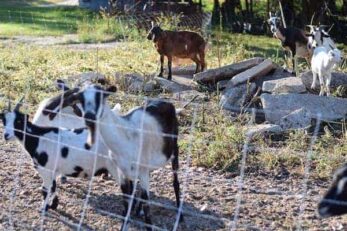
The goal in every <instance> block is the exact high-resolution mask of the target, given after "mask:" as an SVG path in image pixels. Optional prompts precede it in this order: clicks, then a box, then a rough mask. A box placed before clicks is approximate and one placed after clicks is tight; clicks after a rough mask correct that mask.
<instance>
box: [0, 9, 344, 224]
mask: <svg viewBox="0 0 347 231" xmlns="http://www.w3.org/2000/svg"><path fill="white" fill-rule="evenodd" d="M0 17H1V18H0V20H1V23H7V22H11V23H15V24H21V25H22V24H25V23H26V22H29V23H31V24H33V25H37V26H40V27H42V28H44V31H46V32H47V31H49V30H50V28H53V29H59V30H62V31H64V33H65V32H66V33H74V32H76V28H77V27H76V25H77V23H69V22H68V21H69V18H68V17H67V16H66V17H65V19H64V20H63V23H61V21H60V20H58V21H57V20H54V19H50V18H48V17H47V18H46V17H41V16H36V15H34V14H33V13H29V12H25V13H24V12H21V11H19V12H14V11H10V12H7V16H6V13H5V14H3V13H1V14H0ZM196 17H200V16H196ZM132 18H133V16H131V19H128V17H125V16H123V17H122V18H117V20H118V19H119V22H120V24H119V25H120V30H121V31H122V32H121V34H122V37H123V39H124V41H127V39H128V38H129V37H128V36H127V26H129V25H130V24H127V23H123V22H124V21H127V22H133V19H132ZM75 20H76V21H77V20H78V19H76V18H74V19H73V20H72V21H75ZM150 20H151V17H148V16H136V21H138V22H140V23H143V24H144V25H146V26H147V23H148V22H150ZM189 20H190V21H192V22H193V23H194V22H199V21H200V20H201V19H200V18H195V16H194V17H193V16H192V17H190V18H189V19H188V20H187V22H186V24H184V23H183V24H182V25H183V26H184V27H191V25H190V22H189ZM209 20H210V19H208V17H207V19H204V18H203V19H202V21H204V22H205V24H206V25H208V24H209ZM64 21H65V22H64ZM206 22H207V23H206ZM89 23H90V24H92V23H91V22H89ZM106 23H107V21H106ZM93 25H94V26H95V28H94V29H95V30H96V27H97V25H98V24H97V23H96V24H93ZM5 44H6V43H5ZM8 44H10V45H11V46H13V47H14V48H15V47H16V46H17V44H16V42H14V41H11V42H9V43H7V44H6V45H8ZM99 45H100V44H99ZM26 46H27V47H28V49H29V50H31V49H33V50H34V49H35V44H32V43H30V42H29V43H26ZM43 46H45V47H47V49H51V48H50V47H49V45H47V44H44V45H43ZM100 46H101V45H100ZM96 48H98V46H96ZM125 48H126V45H125ZM67 52H68V51H67ZM83 52H84V54H85V56H86V58H90V57H92V58H93V59H94V58H95V57H96V58H95V60H96V61H95V66H94V67H92V69H93V71H98V70H99V63H100V62H102V61H101V60H98V58H97V57H98V49H92V50H85V51H82V53H83ZM23 55H24V56H25V55H27V56H28V57H26V58H27V59H30V58H31V57H30V56H29V54H23ZM129 58H130V57H129ZM38 68H39V67H38ZM62 68H63V67H62ZM12 71H14V70H12ZM115 71H117V70H115ZM1 75H2V74H1ZM66 75H69V73H66ZM2 76H4V75H2ZM26 77H27V80H26V83H25V84H24V85H25V86H24V89H26V91H25V92H28V93H30V90H31V86H32V84H31V83H30V82H31V81H36V78H37V76H33V77H30V76H26ZM12 84H13V85H15V84H16V83H12ZM3 89H4V90H7V92H2V97H1V102H2V103H3V108H4V109H6V106H5V105H6V104H7V101H8V99H7V97H5V95H6V94H7V93H11V91H12V88H11V85H9V86H7V89H5V88H3ZM45 90H46V91H49V92H50V91H53V90H52V88H48V90H47V89H45ZM19 94H20V93H18V92H12V95H16V96H18V95H19ZM31 97H33V96H31ZM34 97H35V96H34ZM49 97H52V95H49ZM148 100H158V98H157V97H156V96H154V97H148V96H143V95H133V94H129V93H116V94H115V95H114V96H112V101H113V102H118V103H120V104H121V105H122V106H123V105H124V108H126V109H123V110H122V112H118V113H119V114H118V115H117V114H116V113H115V114H116V115H115V116H116V118H118V117H120V118H126V116H124V114H125V112H126V111H128V110H127V109H128V108H133V107H132V105H137V106H139V105H141V103H140V102H142V101H148ZM160 100H162V99H160ZM162 101H165V102H170V103H173V104H174V105H175V106H176V108H179V107H182V105H185V104H186V103H190V102H189V101H187V100H184V99H180V100H173V99H172V98H171V99H170V98H169V99H166V100H162ZM31 102H32V101H31ZM129 103H130V105H131V106H129V105H127V104H129ZM14 104H15V101H13V102H12V105H14ZM213 104H214V103H204V102H199V103H196V102H193V103H190V104H189V107H188V108H187V109H186V110H187V114H188V116H187V117H186V118H185V120H186V121H184V122H181V121H180V122H181V124H182V125H181V126H180V132H179V135H178V136H177V137H176V138H178V140H179V141H184V142H183V143H182V142H181V143H180V150H181V151H180V154H179V159H180V168H179V171H178V175H179V180H180V182H181V187H180V188H181V202H182V204H181V206H180V207H179V208H177V207H176V204H175V197H174V190H173V187H172V179H171V178H172V169H171V166H170V162H168V165H164V166H161V167H160V168H158V166H148V163H145V164H143V163H141V161H139V160H141V157H142V154H143V147H144V145H147V144H145V143H144V140H146V138H148V137H150V136H154V135H155V136H158V137H167V134H163V133H161V132H160V133H158V132H156V131H153V130H147V129H144V127H143V125H144V124H143V122H144V121H145V118H144V117H141V116H140V117H139V118H138V119H137V120H136V123H137V125H138V126H137V127H135V128H134V127H133V125H132V124H129V126H124V124H118V123H117V122H115V126H114V127H115V129H119V130H124V131H126V133H129V134H133V133H135V134H136V135H134V137H138V138H137V139H134V140H137V142H135V141H132V143H131V142H130V143H131V145H130V146H139V148H138V154H136V155H135V156H136V157H137V158H139V159H137V160H138V161H136V162H135V163H131V164H134V166H135V167H136V169H139V168H148V167H153V168H155V170H153V171H152V172H151V177H150V187H149V188H150V196H149V199H148V200H146V199H143V198H141V196H140V195H139V194H138V192H137V191H136V190H134V191H133V192H132V193H131V195H130V196H129V195H126V194H123V193H122V192H121V190H120V184H119V183H117V181H116V179H110V178H109V176H104V178H103V177H100V176H94V174H91V175H90V176H89V177H87V178H86V179H84V177H80V178H68V179H67V182H65V183H64V182H60V181H59V179H58V175H57V172H59V171H58V170H59V169H61V168H63V167H64V166H65V165H68V164H70V163H64V158H63V157H62V155H61V153H60V151H59V150H61V147H63V146H67V147H69V148H71V149H74V150H77V151H78V150H79V151H81V152H86V155H92V157H93V158H92V159H93V161H92V162H91V163H90V165H89V166H90V168H91V169H89V170H88V171H89V172H92V173H95V172H96V163H97V161H96V160H98V159H99V158H101V159H106V161H109V162H113V161H115V162H117V161H119V160H118V159H114V158H117V157H118V156H112V155H108V154H107V155H105V154H104V153H98V152H97V151H94V152H93V151H86V150H85V148H83V146H82V147H73V145H70V144H69V142H70V141H71V140H72V138H71V140H69V139H66V138H64V137H62V136H63V134H65V133H64V132H66V131H65V130H63V129H62V130H59V132H58V133H57V134H56V135H55V136H52V137H53V138H52V137H48V138H47V137H46V138H45V137H43V136H42V135H40V134H38V135H35V134H34V133H33V132H34V129H33V128H32V127H31V124H30V123H29V121H31V120H30V119H29V121H26V122H25V126H24V127H23V130H21V129H19V130H18V129H17V128H13V127H11V125H10V123H9V122H10V115H8V116H9V117H8V118H7V117H5V118H7V119H6V120H4V123H3V124H2V126H1V129H0V134H1V136H4V133H7V132H9V133H10V132H11V131H12V132H13V131H15V132H14V134H16V132H17V135H18V134H21V133H24V134H25V135H24V141H22V142H24V143H25V142H26V141H25V137H33V138H38V139H40V140H42V141H44V140H45V141H46V142H50V143H53V144H54V145H55V146H56V147H57V148H56V149H55V151H54V152H52V153H50V154H49V157H48V158H51V157H52V156H56V157H57V158H55V162H54V164H53V165H52V166H53V167H52V168H46V167H45V166H40V167H39V169H40V170H39V171H42V172H47V173H49V174H53V175H54V176H55V177H56V178H57V179H56V180H57V192H56V194H57V195H58V196H59V198H60V203H59V207H58V209H57V210H56V211H54V210H48V211H44V210H42V208H44V205H45V204H47V202H48V201H45V203H44V205H41V203H42V196H41V195H40V193H41V192H40V186H41V183H42V179H41V178H40V176H39V175H38V173H37V171H38V170H37V169H34V168H33V164H32V162H33V160H32V158H31V157H30V155H28V153H27V151H26V150H25V145H24V147H22V150H21V149H20V148H19V147H20V146H19V145H18V144H14V143H8V142H4V141H3V139H1V142H0V144H1V147H2V148H1V150H0V152H1V157H0V160H1V161H0V166H1V171H0V174H1V175H0V177H1V182H2V183H1V184H2V188H1V190H0V195H1V197H2V203H0V210H1V211H2V212H1V217H2V218H1V224H0V227H2V228H3V229H6V230H17V229H35V230H36V229H40V230H46V229H47V230H61V229H73V230H100V229H101V230H115V229H120V227H121V224H122V222H123V221H124V220H127V221H128V222H129V226H128V227H127V228H128V229H129V230H139V229H144V228H146V227H150V228H152V229H153V230H258V229H261V230H277V229H288V228H290V227H291V228H293V229H298V230H301V229H311V228H312V229H319V228H320V227H321V226H325V227H330V228H340V227H341V222H343V220H342V221H341V220H339V219H336V220H330V221H329V222H326V221H322V220H319V219H318V218H317V215H316V211H315V210H316V205H317V203H318V201H319V200H320V198H321V196H322V193H323V191H324V190H325V189H326V187H327V185H328V183H327V182H326V181H324V182H321V181H319V180H318V181H317V180H316V179H313V178H312V177H311V171H312V159H313V158H314V148H313V147H314V146H315V144H316V141H317V137H318V132H319V127H320V125H321V121H320V119H319V118H320V115H319V114H317V115H316V118H317V123H316V125H315V126H314V132H313V134H312V135H311V136H309V142H308V143H309V145H308V146H307V148H306V149H301V150H300V151H296V150H293V152H294V153H295V155H296V156H297V158H298V159H299V161H301V162H302V163H303V164H302V166H304V171H303V172H304V174H303V175H301V176H293V175H291V174H287V175H286V173H285V171H283V172H280V173H279V174H275V176H273V175H270V174H264V175H259V174H258V172H257V171H254V172H252V171H251V169H252V167H254V166H250V165H251V164H250V160H251V159H252V158H253V157H254V154H253V152H254V150H255V148H258V149H262V148H263V147H254V143H253V141H252V140H251V138H249V137H245V138H244V139H243V143H242V147H241V148H240V150H239V154H240V155H239V158H238V159H237V167H236V169H234V171H231V172H230V171H229V172H224V171H218V170H215V169H213V168H211V169H209V168H202V167H197V166H196V164H195V163H194V158H195V157H194V156H193V152H194V151H196V149H198V148H199V147H201V148H202V147H205V146H204V145H206V143H207V142H208V146H218V145H223V144H225V143H226V142H230V143H232V142H234V141H233V140H229V141H227V140H218V139H217V138H216V137H212V138H210V137H205V138H206V139H204V138H203V139H201V138H199V139H198V137H196V135H197V130H201V129H203V128H204V123H203V122H202V121H203V119H202V117H203V116H202V114H203V113H206V112H205V110H206V108H210V109H211V110H220V109H219V107H218V106H216V105H213ZM144 105H146V104H144ZM37 106H38V105H37V104H34V103H30V102H24V103H23V108H24V109H27V110H23V109H22V111H29V112H31V113H32V112H34V111H35V110H36V108H37ZM144 110H146V107H144ZM235 110H241V109H240V108H235ZM259 111H261V110H257V112H259ZM283 111H285V109H284V110H283ZM283 111H276V112H273V113H283ZM53 112H55V113H56V112H57V111H53ZM254 112H256V111H254ZM58 113H60V115H62V114H63V113H64V112H62V111H59V112H58ZM65 116H66V117H65V118H66V119H68V118H69V117H75V116H74V115H71V114H66V115H65ZM187 118H188V119H187ZM78 119H80V120H81V121H82V122H83V123H84V119H83V118H82V117H78ZM179 119H180V120H182V117H179ZM59 123H61V125H62V126H59V127H64V124H65V123H66V121H64V120H62V121H60V122H59ZM102 123H103V122H101V121H98V124H99V126H102V125H103V124H102ZM4 124H5V125H4ZM28 125H29V126H28ZM104 125H105V124H104ZM106 125H108V124H106ZM4 126H6V128H5V127H4ZM215 126H223V125H215ZM205 129H211V128H205ZM238 132H239V133H241V132H242V131H241V130H240V131H238ZM72 133H73V132H72ZM87 133H88V132H87V130H85V136H84V138H85V140H86V138H87V135H86V134H87ZM17 137H18V136H17ZM62 138H64V139H62ZM17 139H18V138H17ZM67 141H68V142H67ZM65 142H67V143H65ZM83 142H84V141H83ZM158 142H159V140H158ZM83 144H84V143H83ZM183 146H185V147H183ZM232 151H234V150H232ZM225 152H230V150H225ZM262 152H269V153H271V155H281V154H280V153H276V152H277V149H276V148H274V149H272V148H264V149H262ZM120 155H122V153H121V154H120ZM205 155H208V153H205ZM123 158H124V157H123ZM125 159H126V157H125ZM71 161H73V160H71ZM34 162H35V161H34ZM253 163H254V162H252V164H253ZM139 174H140V173H139V172H138V171H136V174H135V175H136V177H135V178H136V179H138V178H139ZM79 176H80V175H79ZM88 178H89V179H88ZM317 182H318V183H317ZM136 184H138V182H137V181H136V182H135V185H136ZM51 187H52V185H51V184H50V185H49V187H48V188H51ZM47 198H48V197H47ZM127 199H130V201H132V202H131V203H134V204H135V208H136V206H138V203H135V202H144V203H148V204H149V206H150V209H151V212H150V216H151V218H152V222H153V224H151V225H149V224H148V223H146V222H145V219H144V217H143V215H142V214H140V216H136V214H134V213H135V211H134V208H133V207H132V206H130V207H129V210H128V211H127V213H126V215H125V216H124V208H123V202H124V200H127ZM335 202H336V203H339V204H344V203H343V202H340V201H335ZM180 214H182V215H183V216H184V219H185V220H184V221H183V222H179V217H180V216H179V215H180ZM343 224H344V223H343Z"/></svg>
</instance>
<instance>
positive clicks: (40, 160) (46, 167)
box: [0, 102, 122, 210]
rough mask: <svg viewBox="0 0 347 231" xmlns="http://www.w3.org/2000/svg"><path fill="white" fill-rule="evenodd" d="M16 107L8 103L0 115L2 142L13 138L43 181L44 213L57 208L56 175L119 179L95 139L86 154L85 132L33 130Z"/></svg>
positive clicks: (33, 125)
mask: <svg viewBox="0 0 347 231" xmlns="http://www.w3.org/2000/svg"><path fill="white" fill-rule="evenodd" d="M20 106H21V102H19V103H18V104H17V105H16V107H15V108H14V110H13V111H12V110H11V105H10V103H9V106H8V111H7V112H4V113H1V114H0V119H2V121H3V124H4V129H5V133H4V138H5V140H11V139H14V138H16V139H17V140H18V141H19V142H20V143H21V145H22V146H23V147H24V148H25V150H26V151H27V152H28V153H29V154H30V156H31V158H32V160H33V163H34V167H35V169H36V170H37V171H38V173H39V174H40V176H41V178H42V180H43V185H42V194H43V198H44V207H43V208H44V209H45V210H48V209H49V208H51V209H56V208H57V206H58V201H59V200H58V197H57V196H56V177H57V176H59V175H63V176H71V177H85V178H91V177H92V176H95V175H99V174H102V173H104V172H109V173H110V174H111V175H112V176H113V177H115V178H116V179H118V176H121V175H122V174H121V172H119V169H118V167H117V165H116V164H115V162H114V161H111V160H110V157H109V150H108V148H107V147H106V145H104V144H103V142H99V137H98V136H97V137H96V142H95V145H92V146H91V147H88V150H87V149H86V148H85V140H86V139H87V137H88V134H89V132H88V130H87V129H86V128H82V129H75V130H68V129H60V128H56V127H42V126H37V125H35V124H33V123H31V122H30V121H29V116H28V115H27V114H24V113H22V112H20V110H19V109H20ZM47 195H50V196H49V197H48V196H47Z"/></svg>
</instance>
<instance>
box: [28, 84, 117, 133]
mask: <svg viewBox="0 0 347 231" xmlns="http://www.w3.org/2000/svg"><path fill="white" fill-rule="evenodd" d="M56 87H57V88H58V89H59V90H62V91H63V92H62V93H60V94H58V95H56V96H54V97H50V98H47V99H44V100H43V101H41V102H40V104H39V106H38V109H37V110H36V113H35V115H34V117H33V120H32V123H33V124H35V125H38V126H43V127H60V128H67V129H77V128H83V127H85V126H86V125H85V123H84V120H83V118H82V106H81V104H80V103H76V104H73V105H69V106H67V107H64V108H62V109H60V107H61V105H62V101H63V100H64V99H65V98H67V97H69V96H70V95H72V94H74V93H76V92H78V91H79V88H70V87H69V86H68V85H67V84H66V83H65V82H64V81H62V80H57V81H56ZM120 109H121V108H120V104H116V105H115V106H114V108H113V109H112V111H113V112H114V113H120ZM58 111H59V113H58Z"/></svg>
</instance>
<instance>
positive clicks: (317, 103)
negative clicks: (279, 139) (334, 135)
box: [260, 94, 347, 125]
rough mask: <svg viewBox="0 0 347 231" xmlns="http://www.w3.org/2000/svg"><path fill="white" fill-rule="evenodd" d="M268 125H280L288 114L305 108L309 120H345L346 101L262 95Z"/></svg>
mask: <svg viewBox="0 0 347 231" xmlns="http://www.w3.org/2000/svg"><path fill="white" fill-rule="evenodd" d="M260 98H261V102H262V105H263V108H264V112H265V118H266V120H267V121H268V122H269V123H272V124H278V125H279V124H280V122H281V119H282V118H283V117H285V116H287V115H289V114H290V113H292V112H294V111H296V110H299V109H301V108H305V109H306V110H307V113H308V114H309V117H310V118H318V117H320V118H321V119H322V120H335V119H341V118H345V117H346V114H347V99H342V98H336V97H325V96H318V95H313V94H281V95H271V94H262V95H261V96H260Z"/></svg>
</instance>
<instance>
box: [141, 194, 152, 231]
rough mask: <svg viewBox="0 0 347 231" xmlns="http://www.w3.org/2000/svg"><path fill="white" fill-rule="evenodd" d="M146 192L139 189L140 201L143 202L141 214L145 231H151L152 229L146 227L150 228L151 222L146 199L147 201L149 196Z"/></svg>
mask: <svg viewBox="0 0 347 231" xmlns="http://www.w3.org/2000/svg"><path fill="white" fill-rule="evenodd" d="M148 194H149V193H148V191H147V190H146V189H142V188H141V199H143V200H144V202H143V212H144V214H145V222H146V225H147V227H146V230H148V231H151V230H153V229H152V227H148V226H152V220H151V217H150V209H149V204H148V199H149V196H148Z"/></svg>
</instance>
